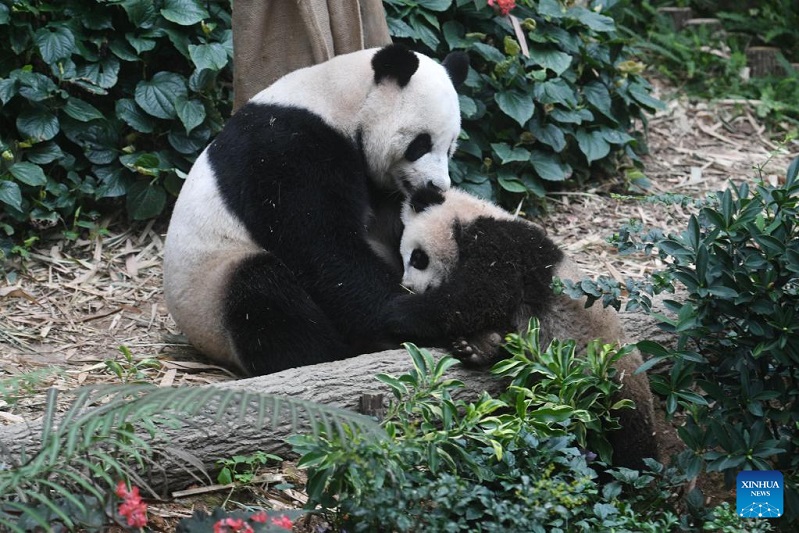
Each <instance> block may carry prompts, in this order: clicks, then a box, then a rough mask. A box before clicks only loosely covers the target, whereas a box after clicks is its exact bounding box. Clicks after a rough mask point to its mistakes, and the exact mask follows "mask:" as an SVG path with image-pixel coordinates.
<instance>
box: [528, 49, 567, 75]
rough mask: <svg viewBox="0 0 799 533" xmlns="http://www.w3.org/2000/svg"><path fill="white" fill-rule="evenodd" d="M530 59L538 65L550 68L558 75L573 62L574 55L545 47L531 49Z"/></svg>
mask: <svg viewBox="0 0 799 533" xmlns="http://www.w3.org/2000/svg"><path fill="white" fill-rule="evenodd" d="M530 59H532V60H533V61H534V62H535V64H536V65H540V66H542V67H544V68H548V69H550V70H551V71H553V72H554V73H555V74H556V75H557V76H560V75H561V74H563V73H564V72H566V70H568V68H569V66H570V65H571V63H572V56H570V55H569V54H567V53H565V52H560V51H558V50H549V49H544V48H540V49H539V48H533V49H531V50H530Z"/></svg>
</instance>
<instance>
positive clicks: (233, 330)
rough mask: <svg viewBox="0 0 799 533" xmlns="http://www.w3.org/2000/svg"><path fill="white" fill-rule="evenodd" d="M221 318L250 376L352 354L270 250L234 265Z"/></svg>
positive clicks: (323, 315) (328, 321) (350, 348)
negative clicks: (235, 266) (223, 314)
mask: <svg viewBox="0 0 799 533" xmlns="http://www.w3.org/2000/svg"><path fill="white" fill-rule="evenodd" d="M224 321H225V327H226V329H227V330H228V332H229V333H230V335H231V337H232V340H233V345H234V348H235V351H236V355H237V356H238V359H239V362H240V365H241V367H242V369H243V370H244V371H245V372H247V373H248V374H251V375H262V374H270V373H273V372H278V371H280V370H285V369H287V368H293V367H298V366H305V365H312V364H316V363H322V362H327V361H334V360H337V359H343V358H345V357H349V356H351V355H354V353H353V348H352V347H350V346H349V345H348V344H347V343H345V342H344V340H343V339H342V338H341V336H340V335H339V333H338V332H337V330H336V328H335V327H334V326H333V324H332V323H331V322H330V319H329V318H328V317H327V316H326V315H325V313H324V312H323V311H322V310H321V309H320V308H319V307H318V306H317V304H316V303H315V302H314V301H313V300H312V298H311V297H310V296H309V295H308V293H307V292H306V291H305V290H304V289H303V288H302V287H301V286H300V285H299V284H298V282H297V280H296V277H295V276H294V274H293V273H292V272H291V270H289V269H288V268H287V267H286V266H285V265H284V264H283V262H282V261H281V260H280V259H278V258H277V257H275V255H274V254H271V253H268V252H263V253H259V254H256V255H253V256H251V257H249V258H248V259H246V260H244V261H243V262H242V263H241V264H240V265H239V266H238V267H237V268H236V270H235V272H234V273H233V276H232V278H231V281H230V285H229V287H228V292H227V295H226V301H225V316H224Z"/></svg>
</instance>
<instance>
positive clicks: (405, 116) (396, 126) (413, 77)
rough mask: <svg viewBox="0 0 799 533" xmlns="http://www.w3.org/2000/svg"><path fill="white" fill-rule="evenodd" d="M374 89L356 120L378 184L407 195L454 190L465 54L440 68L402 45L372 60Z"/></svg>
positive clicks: (458, 54)
mask: <svg viewBox="0 0 799 533" xmlns="http://www.w3.org/2000/svg"><path fill="white" fill-rule="evenodd" d="M371 64H372V70H373V72H374V80H373V82H374V86H373V87H372V89H371V90H370V91H369V93H368V94H367V96H366V99H365V101H364V103H363V106H362V107H361V109H360V111H359V116H358V117H357V119H356V123H357V127H358V130H357V139H358V142H359V144H360V145H361V148H362V150H363V154H364V156H365V158H366V164H367V167H368V169H369V172H370V174H371V177H372V178H373V179H374V180H375V182H376V183H377V184H378V185H380V186H383V187H384V188H387V189H398V190H400V191H402V192H403V193H404V194H405V195H410V194H411V193H412V192H413V191H415V190H417V189H419V188H421V187H428V186H433V187H436V188H438V189H441V190H446V189H448V188H449V186H450V178H449V159H450V157H452V154H453V153H454V152H455V147H456V144H457V139H458V135H459V134H460V129H461V119H460V107H459V105H458V95H457V93H456V92H455V87H456V86H458V85H460V84H461V83H462V82H463V80H464V79H465V78H466V74H467V71H468V68H469V63H468V58H467V56H466V54H465V53H462V52H453V53H451V54H449V55H448V56H447V57H446V58H445V59H444V61H443V63H442V64H438V63H436V62H435V61H433V60H432V59H430V58H429V57H427V56H424V55H422V54H417V53H415V52H411V51H410V50H408V49H407V48H405V47H404V46H401V45H388V46H386V47H383V48H381V49H379V50H377V51H376V52H375V54H374V56H373V57H372V62H371Z"/></svg>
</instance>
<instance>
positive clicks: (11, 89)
mask: <svg viewBox="0 0 799 533" xmlns="http://www.w3.org/2000/svg"><path fill="white" fill-rule="evenodd" d="M18 90H19V86H18V84H17V80H15V79H11V78H6V79H1V80H0V103H1V104H3V105H6V104H7V103H8V102H9V100H11V99H12V98H14V96H15V95H16V94H17V91H18Z"/></svg>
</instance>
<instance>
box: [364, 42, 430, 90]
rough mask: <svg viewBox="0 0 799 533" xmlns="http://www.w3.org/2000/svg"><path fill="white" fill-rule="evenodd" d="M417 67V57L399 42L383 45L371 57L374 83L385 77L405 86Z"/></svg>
mask: <svg viewBox="0 0 799 533" xmlns="http://www.w3.org/2000/svg"><path fill="white" fill-rule="evenodd" d="M418 68H419V58H418V57H416V54H414V53H413V52H411V51H410V50H409V49H408V48H406V47H405V46H403V45H401V44H390V45H388V46H384V47H383V48H381V49H380V50H379V51H378V52H377V53H376V54H375V55H374V57H373V58H372V69H373V70H374V71H375V83H376V84H378V83H380V82H381V81H382V80H383V79H385V78H393V79H394V80H396V82H397V83H398V84H399V86H400V87H405V86H406V85H408V82H409V81H411V76H413V74H414V72H416V69H418Z"/></svg>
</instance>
